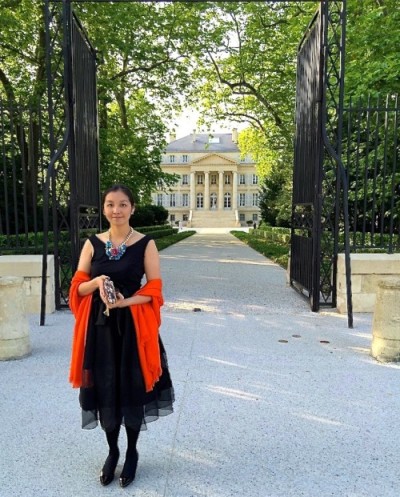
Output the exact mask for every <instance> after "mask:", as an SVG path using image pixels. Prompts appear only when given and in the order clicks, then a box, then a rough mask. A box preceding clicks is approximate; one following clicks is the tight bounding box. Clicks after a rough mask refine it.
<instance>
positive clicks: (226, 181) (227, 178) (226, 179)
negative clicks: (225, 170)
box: [225, 174, 231, 185]
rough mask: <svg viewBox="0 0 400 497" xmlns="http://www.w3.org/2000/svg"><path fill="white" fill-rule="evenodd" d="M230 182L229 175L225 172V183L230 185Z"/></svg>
mask: <svg viewBox="0 0 400 497" xmlns="http://www.w3.org/2000/svg"><path fill="white" fill-rule="evenodd" d="M230 184H231V175H230V174H225V185H230Z"/></svg>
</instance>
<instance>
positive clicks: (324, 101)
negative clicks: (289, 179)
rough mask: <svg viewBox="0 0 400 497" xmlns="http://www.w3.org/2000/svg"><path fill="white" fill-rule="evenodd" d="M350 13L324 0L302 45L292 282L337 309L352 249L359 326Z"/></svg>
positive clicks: (315, 302)
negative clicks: (350, 151)
mask: <svg viewBox="0 0 400 497" xmlns="http://www.w3.org/2000/svg"><path fill="white" fill-rule="evenodd" d="M345 16H346V2H345V0H343V1H329V0H322V2H321V4H320V8H319V10H318V11H317V13H316V15H315V17H314V18H313V20H312V22H311V23H310V25H309V28H308V30H307V32H306V34H305V36H304V38H303V40H302V42H301V44H300V46H299V50H298V58H297V87H296V134H295V161H294V171H293V203H292V228H291V231H292V233H291V234H292V236H291V240H292V241H291V261H290V280H291V284H292V285H293V286H295V287H296V288H297V289H299V290H300V291H301V292H303V293H305V294H306V295H307V297H308V298H309V299H310V304H311V309H312V310H313V311H318V310H319V308H320V305H331V306H332V307H336V264H337V254H338V252H339V249H340V248H341V249H342V250H344V252H345V254H346V281H347V305H348V324H349V327H352V305H351V280H350V254H349V236H348V234H349V230H348V228H349V226H348V206H347V178H346V174H345V171H344V168H343V164H342V162H341V146H342V145H341V142H342V139H341V130H342V119H343V96H344V49H345V46H344V41H345ZM339 230H342V231H343V232H344V236H343V239H344V246H343V247H339Z"/></svg>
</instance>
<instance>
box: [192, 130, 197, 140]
mask: <svg viewBox="0 0 400 497" xmlns="http://www.w3.org/2000/svg"><path fill="white" fill-rule="evenodd" d="M195 141H196V130H195V129H194V130H193V133H192V143H194V142H195Z"/></svg>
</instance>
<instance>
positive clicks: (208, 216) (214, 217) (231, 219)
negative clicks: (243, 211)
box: [191, 210, 237, 228]
mask: <svg viewBox="0 0 400 497" xmlns="http://www.w3.org/2000/svg"><path fill="white" fill-rule="evenodd" d="M210 226H213V227H216V228H229V227H232V228H235V227H236V226H237V224H236V219H235V212H234V211H218V210H215V211H207V212H202V211H196V212H194V213H193V217H192V222H191V228H209V227H210Z"/></svg>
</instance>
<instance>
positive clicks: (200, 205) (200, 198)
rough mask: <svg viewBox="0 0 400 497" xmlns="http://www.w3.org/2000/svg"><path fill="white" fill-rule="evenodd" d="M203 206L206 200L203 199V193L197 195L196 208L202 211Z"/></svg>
mask: <svg viewBox="0 0 400 497" xmlns="http://www.w3.org/2000/svg"><path fill="white" fill-rule="evenodd" d="M203 205H204V198H203V194H202V193H198V194H197V202H196V206H197V208H198V209H202V208H203Z"/></svg>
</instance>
